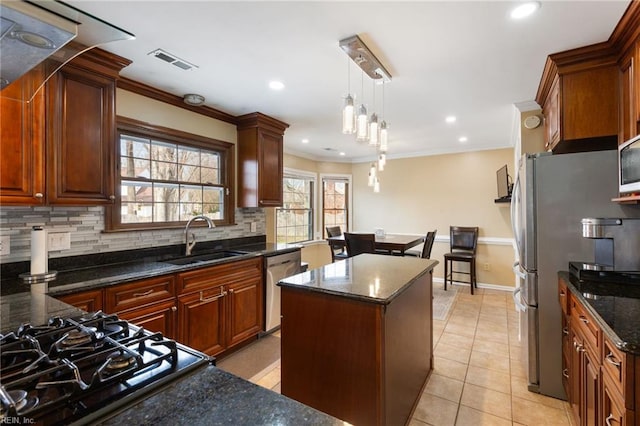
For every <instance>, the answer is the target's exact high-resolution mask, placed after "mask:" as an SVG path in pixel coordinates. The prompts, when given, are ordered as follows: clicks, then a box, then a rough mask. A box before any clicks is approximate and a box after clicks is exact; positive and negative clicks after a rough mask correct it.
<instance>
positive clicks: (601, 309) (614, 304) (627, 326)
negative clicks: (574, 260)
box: [558, 272, 640, 356]
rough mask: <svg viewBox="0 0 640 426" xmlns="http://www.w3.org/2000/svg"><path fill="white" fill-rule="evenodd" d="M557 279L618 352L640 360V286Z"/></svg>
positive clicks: (566, 276) (563, 275)
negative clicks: (629, 354)
mask: <svg viewBox="0 0 640 426" xmlns="http://www.w3.org/2000/svg"><path fill="white" fill-rule="evenodd" d="M558 276H559V277H560V278H561V279H562V280H563V281H564V282H566V283H567V288H568V289H569V291H571V293H572V294H573V295H574V296H576V298H577V299H578V300H579V301H580V302H581V303H582V304H583V305H584V306H585V307H586V308H587V310H588V311H589V313H590V314H591V315H592V316H593V318H594V320H595V321H596V322H597V323H598V326H599V327H600V328H601V329H602V330H603V332H604V334H605V335H606V336H607V337H608V338H609V340H611V341H612V342H613V344H614V345H616V347H617V348H618V349H620V350H622V351H624V352H628V353H631V354H633V355H638V356H640V284H638V283H630V284H625V283H619V282H611V281H607V280H606V279H605V280H598V281H589V280H578V279H577V278H575V277H573V276H572V275H570V274H569V273H568V272H560V273H558Z"/></svg>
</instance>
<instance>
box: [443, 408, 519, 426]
mask: <svg viewBox="0 0 640 426" xmlns="http://www.w3.org/2000/svg"><path fill="white" fill-rule="evenodd" d="M456 426H511V421H509V420H507V419H503V418H501V417H497V416H494V415H492V414H489V413H483V412H482V411H478V410H474V409H473V408H470V407H465V406H461V407H460V410H458V418H457V419H456Z"/></svg>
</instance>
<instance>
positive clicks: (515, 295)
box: [513, 287, 527, 312]
mask: <svg viewBox="0 0 640 426" xmlns="http://www.w3.org/2000/svg"><path fill="white" fill-rule="evenodd" d="M521 290H522V288H521V287H518V288H516V289H515V290H513V303H515V305H516V308H518V310H519V311H522V312H526V310H527V306H526V305H524V304H522V303H521V302H520V296H519V295H520V291H521Z"/></svg>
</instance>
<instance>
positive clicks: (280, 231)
mask: <svg viewBox="0 0 640 426" xmlns="http://www.w3.org/2000/svg"><path fill="white" fill-rule="evenodd" d="M315 182H316V179H315V174H313V175H312V174H306V173H293V172H287V171H286V170H285V174H284V179H283V187H282V195H283V203H282V207H278V208H277V209H276V241H277V242H279V243H299V242H303V241H310V240H312V239H313V236H314V232H313V230H314V190H315Z"/></svg>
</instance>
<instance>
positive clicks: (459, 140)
mask: <svg viewBox="0 0 640 426" xmlns="http://www.w3.org/2000/svg"><path fill="white" fill-rule="evenodd" d="M466 141H468V139H467V137H466V136H461V137H459V138H458V142H466Z"/></svg>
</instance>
